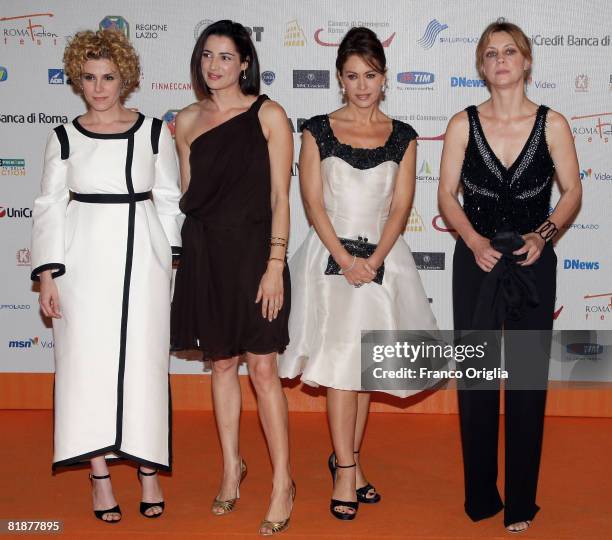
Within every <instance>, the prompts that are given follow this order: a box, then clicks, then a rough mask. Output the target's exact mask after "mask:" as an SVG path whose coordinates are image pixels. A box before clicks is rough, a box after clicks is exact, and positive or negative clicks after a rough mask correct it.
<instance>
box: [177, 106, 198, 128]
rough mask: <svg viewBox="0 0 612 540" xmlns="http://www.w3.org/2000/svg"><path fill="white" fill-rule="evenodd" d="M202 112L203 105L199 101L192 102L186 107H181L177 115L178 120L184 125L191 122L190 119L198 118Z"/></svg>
mask: <svg viewBox="0 0 612 540" xmlns="http://www.w3.org/2000/svg"><path fill="white" fill-rule="evenodd" d="M201 112H202V107H201V106H200V104H199V103H192V104H191V105H187V107H185V108H184V109H181V110H180V111H179V112H178V113H177V115H176V122H177V124H178V123H181V124H183V125H186V124H189V122H190V121H193V120H195V119H196V117H197V116H198V115H199V114H200V113H201Z"/></svg>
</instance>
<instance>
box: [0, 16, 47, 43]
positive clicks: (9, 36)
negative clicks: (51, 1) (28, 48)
mask: <svg viewBox="0 0 612 540" xmlns="http://www.w3.org/2000/svg"><path fill="white" fill-rule="evenodd" d="M53 17H54V14H53V13H28V14H25V15H13V16H8V17H0V29H1V30H2V34H1V36H2V39H3V41H4V44H5V45H9V44H13V43H15V44H18V45H27V44H32V45H43V44H47V43H48V44H50V45H57V44H58V38H59V36H58V35H57V34H56V33H54V32H51V31H49V29H48V28H47V27H46V26H45V24H48V23H49V22H50V21H51V19H52V18H53Z"/></svg>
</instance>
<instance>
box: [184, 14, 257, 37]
mask: <svg viewBox="0 0 612 540" xmlns="http://www.w3.org/2000/svg"><path fill="white" fill-rule="evenodd" d="M214 22H215V21H213V20H212V19H202V20H201V21H199V22H198V24H196V25H195V27H194V28H193V39H198V38H199V37H200V34H201V33H202V32H203V30H204V29H205V28H206V27H207V26H210V25H211V24H212V23H214ZM244 27H245V29H246V31H247V32H248V33H249V36H251V39H252V40H253V41H256V42H259V41H261V39H262V36H263V33H264V27H263V26H259V25H258V26H246V25H244Z"/></svg>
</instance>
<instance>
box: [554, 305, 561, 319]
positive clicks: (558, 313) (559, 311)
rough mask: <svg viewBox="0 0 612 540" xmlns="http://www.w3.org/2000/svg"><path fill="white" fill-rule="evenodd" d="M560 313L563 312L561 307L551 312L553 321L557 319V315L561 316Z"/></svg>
mask: <svg viewBox="0 0 612 540" xmlns="http://www.w3.org/2000/svg"><path fill="white" fill-rule="evenodd" d="M561 311H563V306H561V307H560V308H559V309H556V310H555V311H553V321H556V320H557V317H559V315H561Z"/></svg>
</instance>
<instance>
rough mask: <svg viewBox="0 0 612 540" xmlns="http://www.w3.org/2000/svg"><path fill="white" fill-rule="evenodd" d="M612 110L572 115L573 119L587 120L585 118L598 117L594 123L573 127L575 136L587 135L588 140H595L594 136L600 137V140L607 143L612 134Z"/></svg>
mask: <svg viewBox="0 0 612 540" xmlns="http://www.w3.org/2000/svg"><path fill="white" fill-rule="evenodd" d="M610 117H612V112H605V113H599V114H587V115H584V116H572V117H571V119H572V120H574V121H576V120H585V119H591V118H592V119H596V120H594V124H591V125H590V126H588V125H584V124H583V125H574V126H573V127H572V133H573V134H574V138H575V137H576V136H586V138H587V142H593V136H595V138H597V137H599V139H600V140H602V141H603V142H605V143H607V142H608V138H609V137H610V136H612V122H611V120H612V118H610Z"/></svg>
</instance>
